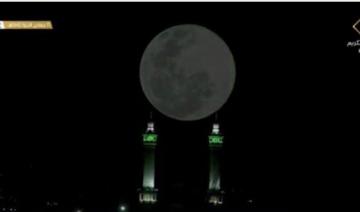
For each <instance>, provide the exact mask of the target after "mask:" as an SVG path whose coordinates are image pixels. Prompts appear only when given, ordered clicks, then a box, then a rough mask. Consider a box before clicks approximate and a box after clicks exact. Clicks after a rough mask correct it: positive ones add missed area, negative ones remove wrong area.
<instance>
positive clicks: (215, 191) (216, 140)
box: [208, 123, 224, 205]
mask: <svg viewBox="0 0 360 212" xmlns="http://www.w3.org/2000/svg"><path fill="white" fill-rule="evenodd" d="M223 138H224V137H223V136H222V135H221V133H220V125H219V124H217V123H215V124H213V128H212V132H211V134H210V135H209V191H208V192H209V193H208V202H209V203H210V204H212V205H221V204H223V196H224V191H223V190H222V188H221V170H220V167H221V162H220V161H221V153H222V146H223Z"/></svg>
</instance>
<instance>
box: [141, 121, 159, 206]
mask: <svg viewBox="0 0 360 212" xmlns="http://www.w3.org/2000/svg"><path fill="white" fill-rule="evenodd" d="M156 144H157V134H156V133H155V129H154V122H149V123H148V125H147V129H146V132H145V133H144V134H143V151H144V172H143V183H142V189H141V191H140V193H139V201H140V203H146V204H154V203H155V202H156V201H157V189H156V187H155V150H156Z"/></svg>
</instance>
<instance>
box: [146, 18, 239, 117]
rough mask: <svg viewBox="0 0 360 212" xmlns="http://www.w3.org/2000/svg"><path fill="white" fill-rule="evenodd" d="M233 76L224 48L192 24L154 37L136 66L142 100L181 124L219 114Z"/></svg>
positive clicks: (231, 62) (216, 38)
mask: <svg viewBox="0 0 360 212" xmlns="http://www.w3.org/2000/svg"><path fill="white" fill-rule="evenodd" d="M235 74H236V73H235V62H234V58H233V56H232V54H231V52H230V49H229V48H228V46H227V45H226V43H225V42H224V41H223V40H222V39H221V38H220V37H219V36H218V35H217V34H215V33H214V32H212V31H210V30H209V29H207V28H205V27H202V26H199V25H192V24H185V25H177V26H173V27H170V28H168V29H166V30H164V31H162V32H161V33H160V34H158V35H157V36H156V37H155V38H153V40H152V41H151V42H150V43H149V45H148V46H147V47H146V49H145V51H144V54H143V56H142V59H141V64H140V82H141V86H142V89H143V91H144V93H145V96H146V98H147V99H148V100H149V101H150V103H151V104H152V105H153V106H154V107H155V108H156V109H157V110H159V111H160V112H161V113H162V114H164V115H166V116H168V117H170V118H173V119H176V120H181V121H193V120H199V119H202V118H205V117H207V116H209V115H211V114H213V113H215V112H216V111H218V110H219V109H220V108H221V107H222V106H223V105H224V103H225V102H226V101H227V99H228V98H229V96H230V94H231V91H232V89H233V87H234V84H235Z"/></svg>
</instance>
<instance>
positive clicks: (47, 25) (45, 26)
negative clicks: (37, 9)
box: [0, 20, 53, 30]
mask: <svg viewBox="0 0 360 212" xmlns="http://www.w3.org/2000/svg"><path fill="white" fill-rule="evenodd" d="M52 29H53V25H52V22H51V21H2V20H0V30H52Z"/></svg>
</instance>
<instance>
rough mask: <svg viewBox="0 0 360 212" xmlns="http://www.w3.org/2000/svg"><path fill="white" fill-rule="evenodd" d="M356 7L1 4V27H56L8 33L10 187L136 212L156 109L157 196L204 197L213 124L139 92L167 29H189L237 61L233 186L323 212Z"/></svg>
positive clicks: (38, 196) (260, 198)
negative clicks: (319, 206)
mask: <svg viewBox="0 0 360 212" xmlns="http://www.w3.org/2000/svg"><path fill="white" fill-rule="evenodd" d="M358 9H359V4H319V3H311V4H309V3H301V4H299V3H291V4H279V3H263V4H259V3H254V4H250V3H229V4H219V3H208V4H204V3H200V4H199V3H190V4H189V3H182V4H177V3H171V4H165V3H162V4H159V3H150V4H149V3H146V4H144V3H142V4H141V3H132V4H131V3H122V4H95V3H91V4H75V3H73V4H55V3H53V4H38V3H37V4H5V3H1V5H0V20H5V19H50V20H52V21H53V23H54V27H55V30H53V31H49V32H44V31H42V32H40V31H39V32H29V31H27V32H25V31H16V32H15V31H6V32H5V31H0V41H1V49H0V52H1V54H0V56H1V59H0V61H1V67H0V68H1V69H0V70H1V81H2V83H1V87H2V88H1V89H2V92H1V96H2V97H1V99H2V100H1V105H2V113H1V117H2V118H1V120H2V121H1V122H2V125H3V127H2V133H1V134H2V135H1V146H2V147H1V148H0V151H1V154H0V155H1V157H2V158H1V160H0V161H1V172H3V173H4V176H5V177H4V178H5V181H3V182H2V183H3V184H5V187H7V188H8V189H9V190H11V191H14V193H16V194H17V195H18V196H19V198H20V199H22V200H29V201H30V200H31V201H30V202H34V201H35V200H36V201H38V200H45V199H49V198H54V199H60V200H61V201H66V202H71V204H73V205H76V204H78V203H79V202H81V201H84V202H87V203H89V202H91V204H95V205H96V204H98V205H111V204H115V202H117V201H118V200H119V199H124V200H125V201H133V200H134V198H136V196H135V194H136V188H137V187H139V186H140V185H141V155H142V154H141V153H142V152H141V140H140V139H141V134H142V133H143V131H144V130H145V127H146V122H147V119H148V117H149V112H150V111H151V110H152V111H154V112H153V114H154V120H155V122H156V127H157V129H158V133H159V136H160V145H159V151H158V162H159V163H158V169H159V173H158V175H157V177H158V178H157V180H158V181H157V183H158V187H159V188H160V189H161V190H162V191H164V192H163V193H162V194H160V195H164V196H163V198H164V199H166V200H167V201H171V197H168V196H169V195H167V194H170V193H174V192H175V191H177V192H183V191H185V192H187V193H189V191H191V192H192V193H193V196H194V198H195V199H196V198H197V197H200V196H201V195H198V194H197V192H198V193H201V192H202V190H203V189H205V188H206V185H207V183H206V179H207V134H208V133H209V131H210V127H211V123H212V121H213V119H214V117H209V118H206V119H203V120H200V121H194V122H180V121H175V120H172V119H170V118H167V117H165V116H163V115H162V114H160V113H159V112H157V111H156V110H154V109H153V108H152V106H151V105H150V104H149V102H148V101H147V99H146V98H145V96H144V94H143V93H142V90H141V86H140V82H139V63H140V59H141V56H142V53H143V51H144V49H145V47H146V45H147V44H148V42H149V41H150V40H151V39H152V38H153V37H154V36H155V35H157V34H158V33H159V32H160V31H162V30H164V29H166V28H168V27H170V26H173V25H177V24H184V23H191V24H199V25H203V26H205V27H207V28H209V29H211V30H212V31H214V32H216V33H217V34H218V35H220V36H221V37H222V38H223V39H224V41H225V42H226V43H227V44H228V46H229V47H230V49H231V51H232V53H233V55H234V57H235V61H236V67H237V79H236V85H235V88H234V91H233V93H232V95H231V96H230V98H229V100H228V102H227V103H226V104H225V105H224V107H223V108H222V109H221V110H220V111H219V113H218V114H219V121H220V124H221V127H222V130H223V133H224V135H225V139H226V141H225V142H226V144H225V157H224V164H225V165H224V177H225V186H226V188H227V189H228V191H229V192H231V191H233V192H234V193H237V196H236V198H239V199H241V198H255V199H256V201H257V203H256V204H257V205H258V207H263V208H298V207H302V206H306V205H312V204H314V202H317V201H320V199H323V198H324V196H323V195H322V193H323V192H324V191H325V190H324V189H329V186H327V185H329V184H331V185H333V186H334V187H335V185H334V184H332V183H330V182H328V181H332V180H330V179H331V178H329V176H332V174H331V173H332V171H334V170H335V167H334V166H336V165H334V164H336V162H335V161H337V157H338V155H339V154H340V150H339V149H338V145H335V143H334V140H336V138H337V136H338V132H337V131H336V129H337V128H336V127H337V126H338V125H339V122H338V119H339V118H340V117H341V116H342V115H341V114H340V113H339V112H338V110H339V108H341V107H343V104H344V103H343V102H344V101H345V100H344V99H345V98H346V97H345V96H344V95H343V90H347V89H350V87H349V88H348V87H347V86H350V85H349V84H348V83H346V82H347V80H348V78H351V75H352V74H354V72H355V71H356V68H355V67H354V63H355V61H356V60H358V58H359V54H358V53H357V50H356V49H355V48H352V49H351V48H347V47H346V43H347V42H348V41H353V40H357V39H360V37H359V35H358V34H356V32H354V30H353V29H352V28H351V26H352V24H353V23H354V22H355V21H356V20H357V19H358V18H360V13H359V11H360V10H358ZM344 86H345V87H346V88H344ZM340 166H341V165H340ZM334 172H336V171H334ZM332 182H334V181H332ZM178 187H180V189H177V188H178ZM179 190H181V191H179ZM166 192H167V193H166ZM174 195H175V194H174ZM177 195H179V194H177ZM166 196H167V197H166ZM236 198H235V199H236ZM33 200H34V201H33ZM92 200H97V201H92ZM234 201H235V202H236V201H238V200H234ZM69 204H70V203H69ZM94 207H95V206H94Z"/></svg>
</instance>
